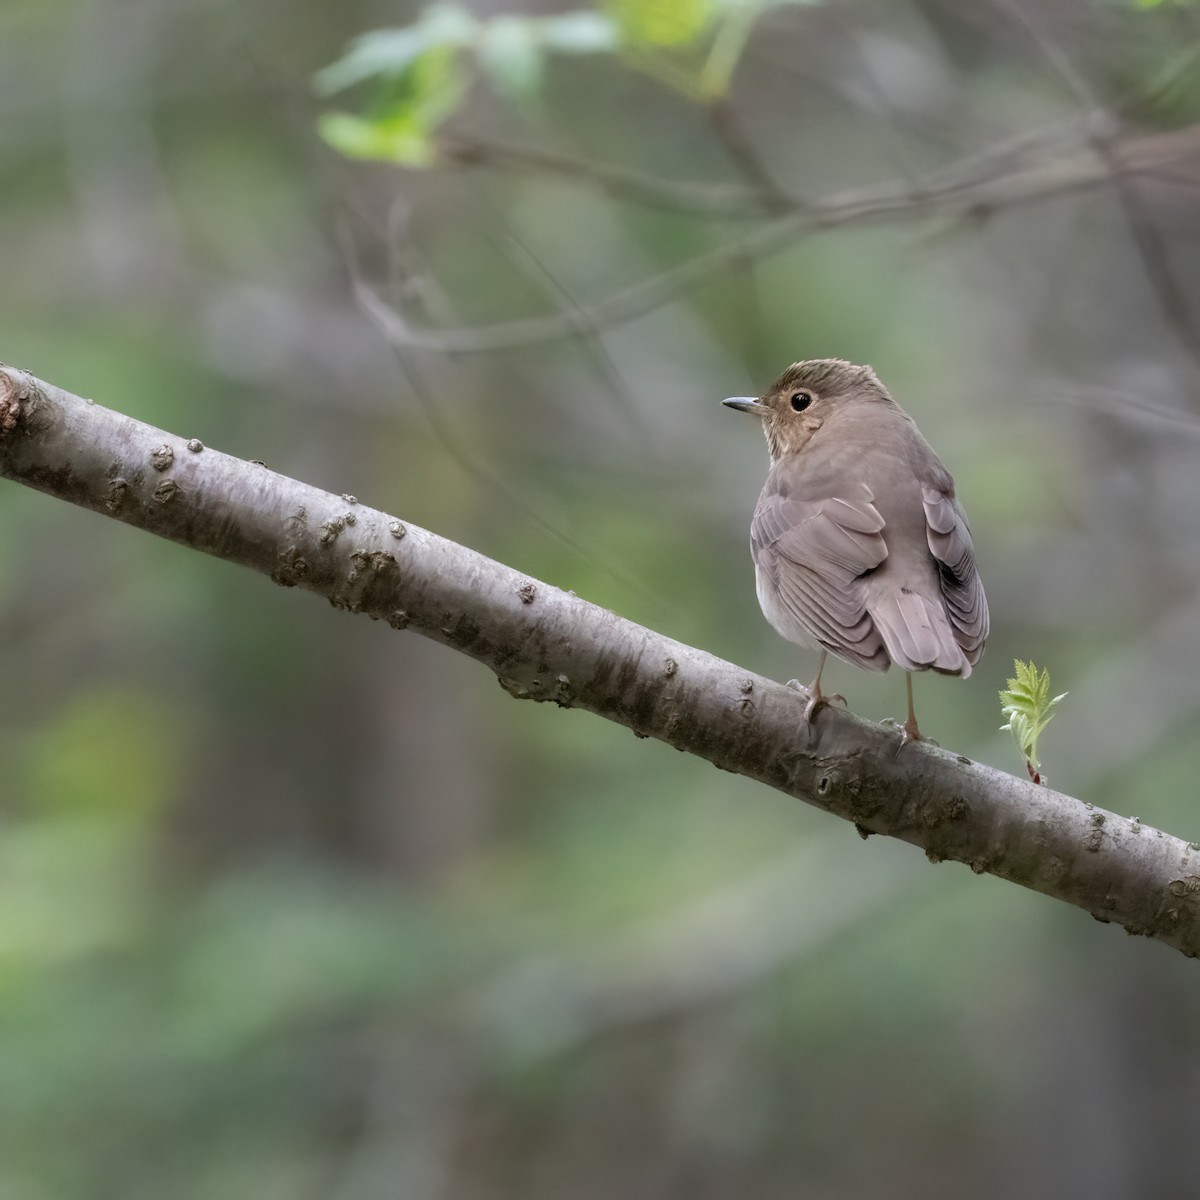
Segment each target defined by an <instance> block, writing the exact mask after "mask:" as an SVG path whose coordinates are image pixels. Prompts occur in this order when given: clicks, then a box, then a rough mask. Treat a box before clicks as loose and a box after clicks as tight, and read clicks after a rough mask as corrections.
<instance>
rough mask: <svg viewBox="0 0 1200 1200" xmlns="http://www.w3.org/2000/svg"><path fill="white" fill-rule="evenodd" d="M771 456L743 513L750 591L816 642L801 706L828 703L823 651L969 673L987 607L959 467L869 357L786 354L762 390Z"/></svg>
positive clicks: (803, 639) (912, 731)
mask: <svg viewBox="0 0 1200 1200" xmlns="http://www.w3.org/2000/svg"><path fill="white" fill-rule="evenodd" d="M725 403H726V404H727V405H729V406H730V407H731V408H736V409H739V410H741V411H744V412H752V413H755V414H757V415H758V416H760V417H761V418H762V423H763V432H764V433H765V434H766V439H767V447H768V449H769V451H770V457H771V468H770V471H769V472H768V474H767V482H766V485H765V486H764V487H763V490H762V495H761V496H760V497H759V500H758V506H757V508H756V509H755V510H754V519H753V521H752V522H751V525H750V547H751V552H752V554H753V557H754V574H755V581H756V585H757V590H758V599H759V603H760V604H761V606H762V610H763V613H764V614H765V616H766V618H767V620H768V621H770V623H771V624H772V625H773V626H774V627H775V629H776V630H778V631H779V633H781V634H782V635H783V636H784V637H785V638H787V639H788V640H789V641H792V642H797V643H798V644H800V645H802V646H813V647H816V648H818V649H820V651H821V658H820V662H819V664H818V666H817V677H816V679H815V680H814V681H813V683H812V686H811V687H810V688H809V689H807V690H808V692H809V703H808V709H807V712H808V716H809V717H810V718H811V716H812V715H813V713H814V712H815V711H816V709H817V707H818V706H819V705H821V704H822V703H824V702H825V697H823V695H822V693H821V670H822V668H823V667H824V665H825V655H826V654H827V653H829V654H835V655H837V656H838V657H839V658H844V659H845V660H846V661H847V662H851V663H854V664H855V666H859V667H864V668H866V669H867V670H871V671H886V670H887V669H888V667H889V666H891V664H892V663H895V664H896V665H897V666H899V667H902V668H903V669H904V670H905V671H906V672H909V675H908V676H907V682H908V721H907V722H906V724H905V730H906V732H907V733H908V735H909V736H910V737H913V738H919V737H920V732H919V731H918V728H917V719H916V715H915V713H914V711H913V704H912V676H911V672H913V671H926V670H933V671H938V672H941V673H942V674H946V675H961V676H963V678H966V676H968V675H970V673H971V668H972V666H974V664H975V663H976V662H978V660H979V656H980V655H981V654H982V653H983V646H984V642H985V641H986V640H987V635H988V607H987V599H986V597H985V596H984V594H983V585H982V584H981V583H980V581H979V573H978V572H977V570H976V568H975V553H974V550H973V548H972V545H971V531H970V528H969V526H968V525H967V518H966V514H965V513H964V512H963V509H962V505H960V504H959V502H958V500H957V499H956V497H955V495H954V480H953V479H952V478H951V477H950V473H949V472H948V471H947V470H946V468H945V467H944V466H942V463H941V460H940V459H939V458H938V456H937V455H936V454H935V453H934V452H933V449H932V448H931V447H930V445H929V443H928V442H927V441H926V440H925V439H924V438H923V437H922V436H921V434H920V431H919V430H918V429H917V427H916V425H915V423H914V422H913V419H912V418H911V417H910V416H909V415H908V414H907V413H906V412H905V411H904V410H903V409H902V408H901V407H900V406H899V405H898V404H897V403H896V402H895V401H894V400H893V399H892V398H891V396H890V395H889V394H888V392H887V389H886V388H885V387H884V386H883V384H882V383H880V381H879V378H878V376H876V374H875V372H874V371H872V370H871V368H870V367H860V366H855V365H854V364H853V363H848V362H844V361H842V360H841V359H832V358H826V359H814V360H811V361H809V362H799V363H794V364H793V365H792V366H790V367H789V368H788V369H787V370H786V371H785V372H784V373H783V374H782V375H781V376H780V377H779V378H778V379H777V380H776V381H775V382H774V383H773V384H772V385H771V387H770V388H769V389H768V390H767V392H766V393H765V394H764V395H763V396H762V397H761V398H760V399H757V400H754V399H750V398H741V397H739V398H735V399H732V400H726V401H725Z"/></svg>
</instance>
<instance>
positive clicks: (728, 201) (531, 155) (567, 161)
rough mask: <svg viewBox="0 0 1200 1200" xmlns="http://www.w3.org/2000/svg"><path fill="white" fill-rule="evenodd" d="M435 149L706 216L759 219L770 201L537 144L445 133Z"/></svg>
mask: <svg viewBox="0 0 1200 1200" xmlns="http://www.w3.org/2000/svg"><path fill="white" fill-rule="evenodd" d="M438 152H439V154H440V156H441V157H442V158H443V159H445V160H447V161H449V162H452V163H457V164H459V165H461V166H485V167H494V168H497V169H500V170H510V171H511V170H517V171H534V172H540V173H542V174H546V175H557V176H559V177H560V178H562V179H566V180H569V181H571V182H575V183H580V184H583V185H587V186H593V187H598V188H600V189H601V191H604V192H607V193H608V194H609V195H611V196H614V197H617V198H618V199H622V200H632V201H634V202H635V203H638V204H644V205H647V206H649V207H651V208H664V209H667V210H669V211H670V212H677V213H688V212H690V213H695V214H697V215H700V216H708V217H759V216H761V215H762V212H763V209H764V206H768V205H769V204H770V203H771V196H770V195H769V194H767V193H763V192H761V191H758V190H756V189H755V188H752V187H747V186H745V185H742V184H725V183H685V182H680V181H679V180H675V179H663V178H662V177H661V176H657V175H650V174H647V173H646V172H643V171H634V170H631V169H630V168H628V167H617V166H613V165H611V164H609V163H599V162H594V161H592V160H590V159H586V158H577V157H574V156H572V155H568V154H560V153H558V152H557V151H554V150H546V149H544V148H542V147H539V146H514V145H508V144H505V143H502V142H492V141H488V142H485V141H480V140H477V139H472V138H468V137H464V136H462V135H455V136H449V135H447V136H444V137H442V138H441V139H440V140H439V142H438Z"/></svg>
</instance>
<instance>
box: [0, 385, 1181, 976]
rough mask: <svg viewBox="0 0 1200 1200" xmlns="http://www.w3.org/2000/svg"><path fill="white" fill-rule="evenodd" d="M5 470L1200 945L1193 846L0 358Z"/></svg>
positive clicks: (838, 812)
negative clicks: (809, 720) (915, 737)
mask: <svg viewBox="0 0 1200 1200" xmlns="http://www.w3.org/2000/svg"><path fill="white" fill-rule="evenodd" d="M0 475H4V476H6V477H7V478H9V479H13V480H16V481H17V482H20V483H25V484H27V485H29V486H31V487H34V488H37V489H39V490H41V491H44V492H47V493H49V494H51V495H54V496H58V497H60V498H61V499H64V500H69V501H71V502H72V503H74V504H79V505H81V506H83V507H84V508H89V509H91V510H92V511H94V512H98V513H102V514H105V515H107V516H111V517H116V518H117V519H118V520H121V521H124V522H126V523H127V524H130V525H136V526H138V527H140V528H142V529H146V530H149V531H150V532H152V533H157V534H159V535H160V536H162V537H165V538H169V539H171V540H172V541H175V542H179V543H182V544H183V545H187V546H191V547H193V548H194V549H197V550H203V551H205V552H206V553H208V554H213V555H216V556H217V557H219V558H224V559H227V560H229V561H230V562H237V563H241V564H242V565H243V566H247V567H251V568H253V569H254V570H256V571H259V572H261V573H262V574H264V575H267V576H268V577H269V578H271V579H273V580H274V581H275V582H276V583H278V584H280V585H281V586H284V587H301V588H305V589H306V590H308V591H313V592H317V593H319V594H320V595H323V596H325V597H326V598H327V599H328V600H330V602H331V603H333V604H334V606H335V607H338V608H343V609H347V610H349V611H351V612H361V613H365V614H367V615H368V616H370V617H372V618H374V619H382V620H385V621H387V622H388V623H389V624H390V625H392V626H393V627H394V628H396V629H405V628H409V629H413V630H416V631H417V632H419V633H423V634H425V635H426V636H427V637H431V638H433V639H434V640H435V641H438V642H442V643H443V644H445V645H447V646H451V647H452V648H454V649H456V650H459V651H461V652H462V653H464V654H469V655H470V656H471V657H473V658H476V659H478V660H479V661H480V662H482V663H484V664H485V665H486V666H487V667H489V668H490V669H491V670H493V671H494V672H495V673H496V674H497V676H499V678H500V681H501V684H502V686H503V687H504V688H505V690H506V691H508V692H509V693H510V694H511V695H513V696H516V697H519V698H526V699H532V700H551V701H554V702H555V703H556V704H559V705H561V706H563V707H571V708H584V709H587V710H588V711H590V712H594V713H597V714H598V715H600V716H603V717H606V718H608V719H609V720H612V721H617V722H619V723H620V724H622V725H625V726H627V727H628V728H630V729H632V730H633V732H634V733H635V734H637V735H638V736H641V737H655V738H658V739H660V740H661V741H664V742H666V743H667V744H668V745H671V746H675V747H676V748H677V749H680V750H685V751H687V752H688V753H691V754H696V755H699V756H700V757H702V758H706V759H708V761H710V762H712V763H713V764H715V765H716V766H718V767H720V768H722V769H723V770H727V771H733V772H736V773H738V774H741V775H746V776H749V777H750V778H751V779H756V780H759V781H760V782H762V783H766V784H769V785H770V786H771V787H774V788H778V789H779V790H781V791H783V792H786V793H788V794H789V795H791V796H795V797H797V798H798V799H801V800H805V801H807V802H808V803H810V804H814V805H816V806H817V807H818V808H821V809H823V810H824V811H826V812H828V813H832V814H833V815H835V816H839V817H842V818H844V819H845V820H847V821H852V822H853V823H854V824H855V825H856V826H857V827H858V829H859V830H860V832H862V833H863V834H864V835H865V834H867V833H881V834H887V835H889V836H891V837H896V838H900V839H902V840H903V841H906V842H910V843H912V844H913V845H915V846H919V847H921V848H922V849H923V850H924V851H925V852H926V854H927V855H928V857H929V858H930V859H931V860H933V861H935V862H940V861H942V860H944V859H955V860H957V861H959V862H965V863H967V864H969V865H970V867H971V869H972V870H974V871H976V872H982V871H987V872H990V873H991V874H994V875H998V876H1000V877H1001V878H1003V879H1008V880H1011V881H1012V882H1014V883H1019V884H1022V885H1024V886H1025V887H1029V888H1033V889H1034V890H1035V891H1039V892H1042V893H1043V894H1045V895H1047V896H1053V897H1055V898H1057V899H1060V900H1066V901H1067V902H1069V903H1071V904H1075V905H1078V906H1079V907H1080V908H1083V909H1085V910H1086V911H1087V912H1090V913H1091V914H1092V915H1093V916H1095V917H1097V918H1098V919H1100V920H1102V921H1114V922H1117V923H1119V924H1121V925H1124V926H1125V928H1126V929H1128V930H1129V931H1130V932H1131V933H1139V934H1145V935H1148V936H1150V937H1154V938H1158V939H1159V940H1161V941H1164V942H1166V943H1167V944H1168V945H1171V946H1174V947H1175V948H1176V949H1178V950H1181V951H1182V952H1183V953H1184V954H1187V955H1189V956H1193V957H1194V956H1196V955H1198V954H1200V901H1198V897H1200V850H1198V849H1197V848H1194V847H1193V846H1192V845H1190V844H1188V843H1186V842H1183V841H1181V840H1179V839H1178V838H1174V837H1170V836H1169V835H1167V834H1165V833H1162V832H1160V831H1159V830H1156V829H1152V828H1150V827H1149V826H1145V825H1142V824H1140V823H1139V822H1137V821H1135V820H1130V819H1128V818H1125V817H1120V816H1116V815H1114V814H1112V813H1108V812H1104V811H1102V810H1100V809H1097V808H1093V807H1092V806H1091V805H1089V804H1085V803H1083V802H1082V801H1080V800H1075V799H1073V798H1071V797H1070V796H1064V795H1061V794H1060V793H1058V792H1052V791H1050V790H1048V789H1046V788H1042V787H1036V786H1034V785H1033V784H1031V783H1029V782H1027V781H1025V780H1020V779H1016V778H1014V777H1012V776H1010V775H1005V774H1004V773H1003V772H1000V771H996V770H994V769H992V768H990V767H986V766H982V765H980V764H978V763H973V762H971V761H970V760H969V759H967V758H963V757H962V756H960V755H955V754H951V753H948V752H947V751H944V750H939V749H936V748H934V747H931V746H928V745H924V744H903V743H902V742H901V741H900V738H899V736H898V735H897V734H896V733H894V732H892V731H890V730H886V729H884V728H883V727H881V726H877V725H872V724H869V723H868V722H866V721H863V720H861V719H859V718H857V717H854V716H852V715H850V714H848V713H843V712H839V711H836V710H834V709H832V708H827V709H823V710H822V711H821V712H820V714H819V715H818V717H817V720H816V723H815V724H814V725H813V726H812V727H811V728H809V727H807V726H806V725H805V724H804V723H803V722H802V721H801V720H800V719H799V718H800V711H801V706H802V699H801V697H800V696H798V695H797V693H796V692H794V691H791V690H789V689H788V688H786V687H782V686H781V685H779V684H777V683H773V682H772V681H770V680H768V679H764V678H763V677H761V676H759V675H754V674H751V673H750V672H747V671H745V670H743V669H742V668H740V667H737V666H735V665H734V664H732V663H727V662H723V661H722V660H721V659H718V658H715V657H714V656H712V655H711V654H706V653H705V652H704V651H702V650H697V649H694V648H693V647H691V646H686V645H683V644H682V643H680V642H675V641H672V640H671V639H670V638H666V637H663V636H662V635H661V634H657V633H654V632H652V631H651V630H649V629H644V628H642V627H641V626H638V625H635V624H633V623H632V622H631V621H626V620H624V619H623V618H621V617H618V616H616V615H615V614H614V613H611V612H608V611H606V610H605V609H602V608H598V607H597V606H596V605H594V604H589V603H588V602H587V601H586V600H581V599H580V598H578V597H577V596H574V595H572V594H571V593H569V592H562V591H559V590H558V589H557V588H553V587H550V586H549V585H547V584H544V583H539V582H538V581H536V580H533V579H529V578H528V577H526V576H524V575H522V574H521V573H520V572H517V571H514V570H512V569H511V568H509V567H506V566H504V565H503V564H501V563H497V562H493V561H492V560H491V559H488V558H485V557H484V556H483V555H481V554H476V553H475V552H474V551H472V550H468V549H466V548H465V547H463V546H458V545H455V544H454V543H453V542H449V541H447V540H446V539H444V538H440V537H437V536H436V535H435V534H432V533H429V532H427V531H426V530H424V529H419V528H417V527H416V526H414V525H409V524H407V523H406V522H402V521H400V520H397V519H396V518H394V517H390V516H388V515H387V514H386V513H382V512H378V511H377V510H375V509H371V508H367V507H366V506H365V505H361V504H359V503H357V501H355V500H354V499H353V498H352V497H347V496H340V497H339V496H334V495H331V494H329V493H328V492H323V491H320V490H319V489H317V488H314V487H310V486H308V485H307V484H304V483H300V482H298V481H297V480H294V479H288V478H286V477H285V476H283V475H278V474H276V473H275V472H273V471H269V470H267V468H266V467H263V466H260V465H258V464H255V463H248V462H244V461H242V460H240V459H236V458H231V457H230V456H229V455H226V454H221V453H218V452H217V451H214V450H209V449H207V448H205V447H203V446H202V445H201V444H200V443H199V442H198V441H195V440H192V441H187V440H185V439H183V438H180V437H177V436H174V435H172V434H167V433H163V432H162V431H161V430H157V429H154V428H152V427H151V426H148V425H144V424H142V423H140V422H138V421H134V420H132V419H130V418H129V417H124V416H121V415H120V414H118V413H115V412H111V411H109V410H107V409H104V408H101V407H100V406H99V405H95V404H92V403H90V402H88V401H86V400H81V399H80V398H79V397H77V396H72V395H70V394H68V393H66V392H63V391H61V390H59V389H58V388H55V387H52V386H50V385H48V384H44V383H39V382H38V381H36V380H34V379H32V378H31V377H30V376H27V375H25V374H23V373H21V372H19V371H12V370H8V369H0Z"/></svg>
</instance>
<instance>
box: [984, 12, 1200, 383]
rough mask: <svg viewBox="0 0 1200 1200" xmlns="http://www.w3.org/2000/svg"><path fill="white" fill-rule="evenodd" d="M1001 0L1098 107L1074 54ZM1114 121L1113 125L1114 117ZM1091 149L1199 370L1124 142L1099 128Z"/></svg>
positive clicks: (1196, 327) (1194, 337)
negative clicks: (1128, 165) (1127, 163)
mask: <svg viewBox="0 0 1200 1200" xmlns="http://www.w3.org/2000/svg"><path fill="white" fill-rule="evenodd" d="M999 2H1000V4H1001V7H1003V8H1004V9H1005V10H1006V11H1007V12H1008V13H1010V14H1011V16H1012V17H1013V19H1014V20H1015V21H1016V22H1017V23H1018V24H1019V25H1020V26H1021V27H1022V28H1023V29H1024V30H1025V31H1026V32H1027V33H1028V34H1029V36H1030V38H1031V40H1032V41H1033V43H1034V44H1035V45H1036V46H1037V48H1038V51H1039V53H1040V54H1041V55H1042V56H1043V57H1044V58H1045V59H1046V61H1047V62H1048V63H1049V64H1050V67H1051V69H1052V70H1053V71H1054V72H1055V74H1056V75H1058V77H1059V78H1060V79H1061V80H1062V81H1063V83H1064V84H1065V85H1066V87H1067V89H1068V91H1070V92H1071V93H1072V94H1073V95H1074V97H1075V98H1076V100H1077V101H1078V102H1079V103H1080V105H1081V106H1082V107H1083V108H1084V109H1085V110H1092V111H1094V110H1095V109H1096V108H1097V105H1098V99H1097V96H1096V93H1095V90H1094V89H1093V88H1092V87H1091V85H1090V84H1089V83H1088V81H1087V79H1086V78H1085V77H1084V75H1083V74H1082V73H1081V72H1080V71H1079V70H1077V69H1076V67H1075V64H1074V63H1073V62H1072V61H1071V57H1070V55H1068V54H1067V52H1066V51H1065V50H1064V49H1063V48H1062V46H1060V45H1059V43H1058V42H1057V41H1056V40H1055V39H1054V38H1053V37H1051V36H1050V34H1049V33H1048V32H1047V31H1046V29H1045V28H1044V27H1043V25H1042V23H1041V21H1040V20H1035V19H1034V18H1033V17H1032V16H1030V15H1029V13H1028V12H1026V10H1025V8H1024V7H1023V6H1022V5H1021V3H1019V0H999ZM1111 123H1112V124H1113V125H1114V126H1115V123H1116V119H1115V117H1114V118H1113V119H1112V122H1111ZM1092 148H1093V149H1094V150H1095V152H1096V155H1097V157H1098V158H1099V159H1100V160H1101V161H1102V162H1103V163H1104V165H1105V167H1106V168H1107V169H1108V175H1109V179H1110V180H1111V181H1112V186H1113V191H1114V193H1115V195H1116V198H1117V203H1118V204H1119V206H1120V209H1121V212H1122V214H1123V216H1124V218H1125V224H1126V225H1127V226H1128V228H1129V232H1130V235H1131V236H1132V238H1133V243H1134V245H1135V246H1136V247H1137V251H1138V254H1139V255H1140V256H1141V259H1142V265H1143V267H1144V268H1145V271H1146V277H1147V279H1148V280H1149V283H1150V287H1151V290H1152V291H1153V292H1154V296H1155V299H1156V301H1157V302H1158V307H1159V310H1160V311H1161V313H1162V315H1163V319H1164V320H1165V321H1166V323H1167V325H1168V327H1169V328H1170V329H1171V332H1172V333H1174V335H1175V337H1176V338H1177V340H1178V341H1179V343H1180V345H1181V346H1182V347H1183V349H1184V351H1185V352H1186V353H1187V354H1188V356H1189V357H1190V358H1191V360H1192V366H1193V368H1195V369H1196V370H1197V371H1200V320H1198V319H1197V314H1196V311H1195V309H1194V308H1193V306H1192V303H1191V301H1190V300H1189V298H1188V295H1187V293H1186V291H1185V290H1184V288H1183V285H1182V284H1181V283H1180V281H1179V278H1178V276H1177V275H1176V273H1175V271H1174V270H1172V268H1171V263H1170V255H1169V254H1168V252H1167V248H1166V246H1165V245H1164V242H1163V238H1162V235H1161V234H1160V233H1159V230H1158V227H1157V225H1156V224H1155V221H1154V218H1153V216H1152V215H1151V213H1150V212H1149V210H1148V208H1147V206H1146V204H1145V203H1144V202H1143V199H1142V197H1141V196H1140V195H1139V194H1138V191H1137V188H1136V186H1135V185H1134V184H1133V183H1132V182H1131V179H1130V176H1131V172H1129V171H1128V170H1127V169H1126V166H1125V163H1124V160H1123V156H1122V152H1121V145H1120V142H1119V140H1118V139H1117V138H1116V137H1114V136H1112V134H1111V133H1108V132H1100V133H1097V134H1096V136H1095V137H1094V138H1093V139H1092Z"/></svg>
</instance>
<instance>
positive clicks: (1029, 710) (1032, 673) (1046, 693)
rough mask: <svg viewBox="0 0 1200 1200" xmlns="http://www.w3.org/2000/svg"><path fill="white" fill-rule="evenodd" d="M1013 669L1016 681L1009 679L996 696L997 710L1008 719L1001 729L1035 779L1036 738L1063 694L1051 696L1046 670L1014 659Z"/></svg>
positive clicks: (1037, 763)
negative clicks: (998, 698) (997, 699)
mask: <svg viewBox="0 0 1200 1200" xmlns="http://www.w3.org/2000/svg"><path fill="white" fill-rule="evenodd" d="M1013 669H1014V670H1015V671H1016V678H1015V679H1010V680H1009V681H1008V688H1007V690H1005V691H1003V692H1001V693H1000V708H1001V711H1002V712H1003V713H1004V715H1005V716H1006V717H1007V718H1008V724H1007V725H1002V726H1001V728H1002V729H1007V730H1008V731H1009V732H1010V733H1011V734H1012V735H1013V741H1015V742H1016V743H1017V749H1018V750H1019V751H1020V752H1021V753H1022V754H1023V755H1024V757H1025V762H1026V766H1027V768H1028V770H1029V773H1030V775H1031V776H1033V777H1034V778H1035V779H1036V778H1037V777H1038V775H1039V774H1040V772H1041V763H1040V762H1039V761H1038V738H1039V737H1040V736H1041V734H1042V732H1043V731H1044V730H1045V728H1046V726H1047V725H1049V724H1050V720H1051V718H1052V717H1053V716H1054V710H1055V709H1056V708H1057V707H1058V705H1059V704H1060V703H1061V702H1062V700H1063V698H1064V697H1065V696H1066V695H1067V693H1066V692H1063V693H1061V694H1060V695H1058V696H1054V697H1051V695H1050V672H1049V671H1048V670H1046V669H1043V670H1041V671H1038V669H1037V667H1036V666H1035V665H1034V664H1033V663H1032V662H1027V663H1026V662H1022V661H1021V660H1020V659H1019V658H1018V659H1014V660H1013Z"/></svg>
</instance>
